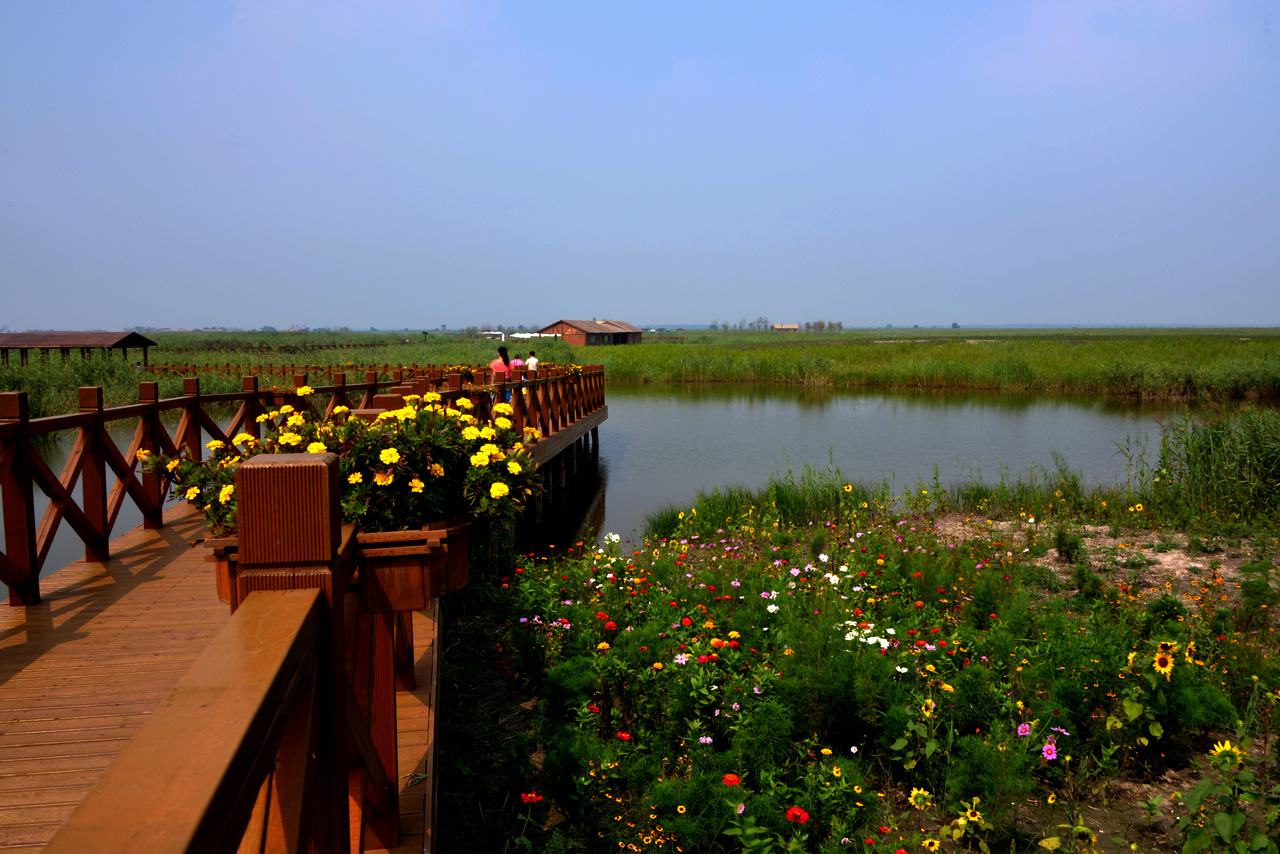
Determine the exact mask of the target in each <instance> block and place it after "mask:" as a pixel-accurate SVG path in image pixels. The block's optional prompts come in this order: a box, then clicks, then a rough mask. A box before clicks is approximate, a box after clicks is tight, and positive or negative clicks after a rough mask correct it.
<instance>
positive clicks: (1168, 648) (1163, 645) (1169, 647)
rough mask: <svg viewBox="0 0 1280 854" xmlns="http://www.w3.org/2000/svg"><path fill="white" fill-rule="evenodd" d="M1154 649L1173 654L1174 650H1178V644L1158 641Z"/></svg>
mask: <svg viewBox="0 0 1280 854" xmlns="http://www.w3.org/2000/svg"><path fill="white" fill-rule="evenodd" d="M1156 651H1157V652H1163V653H1166V654H1168V655H1173V654H1174V653H1175V652H1177V651H1178V645H1177V644H1176V643H1174V642H1173V641H1160V645H1159V646H1158V647H1156Z"/></svg>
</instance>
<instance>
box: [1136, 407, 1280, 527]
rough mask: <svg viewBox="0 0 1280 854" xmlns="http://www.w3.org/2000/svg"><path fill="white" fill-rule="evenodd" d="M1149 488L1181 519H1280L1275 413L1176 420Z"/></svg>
mask: <svg viewBox="0 0 1280 854" xmlns="http://www.w3.org/2000/svg"><path fill="white" fill-rule="evenodd" d="M1152 485H1153V488H1154V491H1155V494H1156V496H1157V497H1158V500H1159V503H1160V505H1161V506H1163V507H1166V508H1167V509H1168V510H1169V512H1171V513H1175V514H1179V515H1182V516H1184V517H1186V518H1194V517H1196V516H1198V515H1201V514H1205V513H1210V514H1214V515H1217V516H1222V517H1226V518H1229V519H1240V520H1248V519H1253V518H1280V412H1276V411H1275V410H1270V409H1250V410H1245V411H1242V412H1237V413H1233V414H1231V415H1218V416H1215V417H1213V418H1211V419H1209V420H1208V421H1204V422H1196V421H1193V420H1192V419H1190V418H1182V419H1179V420H1178V421H1176V422H1174V423H1173V424H1171V425H1169V426H1168V427H1166V428H1165V430H1164V433H1163V436H1162V438H1161V442H1160V469H1159V471H1158V472H1156V473H1155V476H1154V478H1153V484H1152Z"/></svg>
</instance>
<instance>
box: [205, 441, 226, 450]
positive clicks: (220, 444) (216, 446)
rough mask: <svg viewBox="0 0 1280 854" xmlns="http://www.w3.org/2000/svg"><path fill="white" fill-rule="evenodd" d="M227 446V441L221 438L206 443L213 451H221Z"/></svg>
mask: <svg viewBox="0 0 1280 854" xmlns="http://www.w3.org/2000/svg"><path fill="white" fill-rule="evenodd" d="M226 446H227V443H226V442H224V441H222V440H221V439H214V440H213V441H212V442H210V443H209V444H207V445H205V447H206V448H208V449H209V450H211V451H221V450H222V449H223V448H225V447H226Z"/></svg>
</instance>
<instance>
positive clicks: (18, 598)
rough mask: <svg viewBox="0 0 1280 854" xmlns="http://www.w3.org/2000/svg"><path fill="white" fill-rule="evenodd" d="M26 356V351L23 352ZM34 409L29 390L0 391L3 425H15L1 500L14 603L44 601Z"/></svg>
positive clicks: (0, 571)
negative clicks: (34, 474)
mask: <svg viewBox="0 0 1280 854" xmlns="http://www.w3.org/2000/svg"><path fill="white" fill-rule="evenodd" d="M22 355H23V356H26V351H25V350H24V351H22ZM30 421H31V410H30V409H29V407H28V404H27V393H26V392H25V391H6V392H3V393H0V424H12V425H13V428H14V432H13V434H12V436H11V438H8V439H3V440H0V501H2V502H3V503H4V544H5V547H4V550H5V554H6V556H7V557H6V559H5V561H4V562H3V563H0V578H3V579H4V583H5V584H7V585H8V586H9V604H10V605H39V604H40V574H39V566H40V564H39V556H38V555H37V552H36V509H35V496H34V495H33V493H32V490H33V489H34V486H33V485H32V480H31V430H30Z"/></svg>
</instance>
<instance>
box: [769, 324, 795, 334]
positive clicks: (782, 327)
mask: <svg viewBox="0 0 1280 854" xmlns="http://www.w3.org/2000/svg"><path fill="white" fill-rule="evenodd" d="M769 328H770V329H772V330H773V331H774V332H799V331H800V324H798V323H775V324H773V326H770V327H769Z"/></svg>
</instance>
